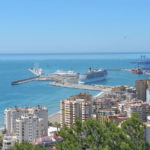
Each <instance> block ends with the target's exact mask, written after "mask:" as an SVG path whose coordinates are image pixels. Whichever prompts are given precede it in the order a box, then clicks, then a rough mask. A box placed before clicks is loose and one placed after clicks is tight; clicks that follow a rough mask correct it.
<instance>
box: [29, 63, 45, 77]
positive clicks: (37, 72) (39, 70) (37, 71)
mask: <svg viewBox="0 0 150 150" xmlns="http://www.w3.org/2000/svg"><path fill="white" fill-rule="evenodd" d="M29 71H30V72H32V73H33V74H34V75H36V76H41V75H43V74H44V72H43V69H42V68H39V66H38V64H37V63H35V64H34V67H33V68H29Z"/></svg>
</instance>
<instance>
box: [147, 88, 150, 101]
mask: <svg viewBox="0 0 150 150" xmlns="http://www.w3.org/2000/svg"><path fill="white" fill-rule="evenodd" d="M146 103H147V104H150V89H147V90H146Z"/></svg>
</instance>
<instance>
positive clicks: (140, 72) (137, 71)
mask: <svg viewBox="0 0 150 150" xmlns="http://www.w3.org/2000/svg"><path fill="white" fill-rule="evenodd" d="M131 71H132V73H134V74H143V71H142V69H132V70H131Z"/></svg>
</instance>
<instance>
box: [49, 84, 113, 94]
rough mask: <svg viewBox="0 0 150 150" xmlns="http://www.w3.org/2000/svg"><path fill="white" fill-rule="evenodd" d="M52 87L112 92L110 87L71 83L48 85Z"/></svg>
mask: <svg viewBox="0 0 150 150" xmlns="http://www.w3.org/2000/svg"><path fill="white" fill-rule="evenodd" d="M49 85H52V86H58V87H63V88H72V89H82V90H91V91H101V92H110V91H111V90H112V87H111V86H102V85H85V84H71V83H64V84H63V83H57V82H52V83H49Z"/></svg>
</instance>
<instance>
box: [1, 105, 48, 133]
mask: <svg viewBox="0 0 150 150" xmlns="http://www.w3.org/2000/svg"><path fill="white" fill-rule="evenodd" d="M4 114H5V118H4V120H5V128H6V133H7V134H13V133H16V120H17V119H18V118H20V117H21V116H30V115H36V116H37V117H39V118H42V119H43V120H44V128H45V130H47V129H48V110H47V108H46V107H41V106H39V105H38V106H36V107H27V108H24V107H14V108H8V109H5V112H4Z"/></svg>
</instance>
